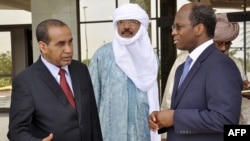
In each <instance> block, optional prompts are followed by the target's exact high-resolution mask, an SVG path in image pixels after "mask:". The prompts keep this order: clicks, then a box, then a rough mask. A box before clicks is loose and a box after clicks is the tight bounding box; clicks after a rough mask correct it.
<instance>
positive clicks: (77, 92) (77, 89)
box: [69, 62, 82, 116]
mask: <svg viewBox="0 0 250 141" xmlns="http://www.w3.org/2000/svg"><path fill="white" fill-rule="evenodd" d="M73 67H74V65H73V62H72V63H71V65H69V72H70V76H71V80H72V87H73V90H74V96H75V103H76V107H77V108H76V109H77V111H81V101H80V100H81V99H82V98H81V96H82V95H81V86H80V83H81V82H80V80H79V75H78V74H79V72H77V69H73ZM78 113H81V112H78ZM79 116H80V115H79Z"/></svg>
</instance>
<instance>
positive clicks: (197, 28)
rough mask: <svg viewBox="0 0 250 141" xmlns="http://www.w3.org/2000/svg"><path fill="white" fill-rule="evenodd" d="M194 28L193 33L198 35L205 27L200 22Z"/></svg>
mask: <svg viewBox="0 0 250 141" xmlns="http://www.w3.org/2000/svg"><path fill="white" fill-rule="evenodd" d="M194 30H195V34H196V35H198V36H200V35H201V34H202V33H204V30H205V28H204V25H203V24H202V23H199V24H197V25H196V26H195V29H194Z"/></svg>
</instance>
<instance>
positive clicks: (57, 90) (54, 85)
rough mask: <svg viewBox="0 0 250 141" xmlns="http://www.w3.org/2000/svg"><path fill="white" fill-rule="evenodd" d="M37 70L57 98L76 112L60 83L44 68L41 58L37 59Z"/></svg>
mask: <svg viewBox="0 0 250 141" xmlns="http://www.w3.org/2000/svg"><path fill="white" fill-rule="evenodd" d="M37 70H38V71H39V73H40V78H41V80H42V81H44V83H45V84H47V86H48V87H49V88H50V89H51V91H52V92H53V93H54V94H55V95H56V97H57V98H58V100H59V101H60V102H61V103H62V104H63V105H64V106H65V107H66V108H67V109H68V110H70V111H72V112H74V113H76V111H75V109H74V108H73V107H72V106H71V105H70V104H69V102H68V100H67V97H66V96H65V94H64V92H63V90H62V89H61V87H60V85H59V84H58V82H57V81H56V79H55V78H54V77H53V75H52V74H51V73H50V71H49V70H48V69H47V68H46V66H45V65H44V64H43V62H42V61H41V59H39V60H38V68H37Z"/></svg>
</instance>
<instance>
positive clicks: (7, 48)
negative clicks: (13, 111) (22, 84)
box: [0, 32, 12, 108]
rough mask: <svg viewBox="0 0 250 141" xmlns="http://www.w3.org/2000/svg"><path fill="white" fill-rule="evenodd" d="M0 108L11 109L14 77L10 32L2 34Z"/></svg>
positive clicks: (0, 50) (0, 34)
mask: <svg viewBox="0 0 250 141" xmlns="http://www.w3.org/2000/svg"><path fill="white" fill-rule="evenodd" d="M0 39H1V42H2V47H1V48H0V108H9V107H10V91H11V76H12V59H11V36H10V32H0Z"/></svg>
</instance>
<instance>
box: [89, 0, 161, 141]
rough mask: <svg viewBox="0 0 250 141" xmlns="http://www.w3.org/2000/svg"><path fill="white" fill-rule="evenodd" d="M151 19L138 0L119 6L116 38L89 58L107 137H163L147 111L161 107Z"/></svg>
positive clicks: (107, 140)
mask: <svg viewBox="0 0 250 141" xmlns="http://www.w3.org/2000/svg"><path fill="white" fill-rule="evenodd" d="M149 22H150V20H149V17H148V15H147V13H146V12H145V11H144V10H143V9H142V8H141V7H140V6H139V5H137V4H125V5H122V6H120V7H119V8H117V9H115V11H114V13H113V24H114V29H115V30H114V31H115V33H114V39H113V42H110V43H107V44H104V45H103V46H101V47H100V48H99V49H98V50H97V51H96V52H95V54H94V56H93V58H92V59H91V62H90V66H89V71H90V75H91V78H92V82H93V86H94V91H95V97H96V102H97V107H98V110H99V117H100V123H101V128H102V134H103V140H104V141H160V135H158V133H157V132H153V131H150V130H149V128H148V116H149V114H150V113H151V112H152V111H155V110H157V109H158V110H159V93H158V83H157V75H158V60H157V56H156V54H155V52H154V50H153V47H152V44H151V41H150V38H149V36H148V32H147V28H148V25H149Z"/></svg>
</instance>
